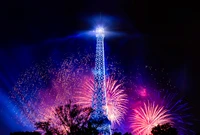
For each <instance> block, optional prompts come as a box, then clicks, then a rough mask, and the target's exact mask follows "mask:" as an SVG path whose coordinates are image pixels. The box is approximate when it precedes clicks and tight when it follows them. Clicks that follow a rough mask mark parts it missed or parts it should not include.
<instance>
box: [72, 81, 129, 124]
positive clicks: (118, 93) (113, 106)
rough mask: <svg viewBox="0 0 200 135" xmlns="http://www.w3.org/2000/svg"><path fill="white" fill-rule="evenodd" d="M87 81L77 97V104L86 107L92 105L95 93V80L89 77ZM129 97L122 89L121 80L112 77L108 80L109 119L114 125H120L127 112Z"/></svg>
mask: <svg viewBox="0 0 200 135" xmlns="http://www.w3.org/2000/svg"><path fill="white" fill-rule="evenodd" d="M85 80H86V81H85V82H84V83H83V85H82V86H81V87H80V88H79V90H78V91H77V95H76V96H75V99H76V102H77V104H80V105H82V106H84V107H88V106H91V105H92V96H93V91H94V79H92V77H87V79H85ZM127 98H128V96H127V94H126V93H125V91H124V89H123V88H122V83H120V81H119V80H114V79H113V78H112V77H111V78H109V77H107V79H106V100H107V109H108V119H109V120H110V121H111V123H112V124H113V125H115V124H120V122H121V120H123V118H124V115H125V114H126V112H127V102H128V99H127Z"/></svg>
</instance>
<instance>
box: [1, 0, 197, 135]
mask: <svg viewBox="0 0 200 135" xmlns="http://www.w3.org/2000/svg"><path fill="white" fill-rule="evenodd" d="M124 1H125V0H109V1H108V0H107V1H104V0H101V1H95V0H93V1H91V0H85V1H76V0H74V1H70V2H69V1H67V0H59V1H46V0H43V1H37V0H29V1H8V2H6V1H4V2H2V1H1V2H0V131H1V134H2V135H4V134H5V135H6V134H8V133H9V132H11V131H12V132H13V131H18V130H21V129H22V128H21V127H20V125H17V123H16V122H14V121H11V119H10V116H11V115H12V112H10V111H9V110H8V109H6V105H7V103H8V102H9V100H8V93H9V91H10V90H11V89H12V87H13V86H14V84H15V83H16V80H17V78H18V77H19V76H20V74H21V73H23V72H24V71H25V70H26V69H27V68H29V67H30V66H31V65H32V63H34V62H40V61H42V60H46V59H48V58H49V57H54V58H56V59H58V60H61V59H63V56H64V55H65V54H68V53H72V54H73V53H76V51H77V48H79V50H84V49H87V47H88V46H89V45H93V44H94V43H95V38H94V37H92V36H87V35H86V34H85V35H84V34H82V35H83V36H80V35H81V34H80V33H87V31H92V30H93V29H94V28H95V27H96V26H97V25H98V22H100V21H101V23H102V24H103V25H104V27H105V28H106V30H108V31H111V32H113V33H115V34H113V35H110V37H109V36H108V37H106V41H105V42H106V45H107V50H106V51H107V53H108V55H109V56H115V57H116V59H117V60H119V61H120V62H121V67H122V68H123V69H124V71H125V73H124V74H125V75H127V76H128V75H129V73H131V72H134V71H133V70H135V67H136V66H138V65H139V66H141V67H145V65H148V66H149V65H150V66H152V67H153V68H156V69H162V68H164V69H165V72H166V73H168V74H169V78H170V79H171V80H172V84H173V85H174V86H176V87H177V89H178V90H179V92H180V95H181V96H184V97H186V99H187V101H188V103H189V105H190V106H191V107H192V109H191V112H192V114H193V116H194V117H195V119H197V120H198V119H200V116H199V114H200V109H199V103H200V98H199V95H198V93H199V92H198V91H199V89H200V88H199V81H200V80H199V75H200V72H199V69H200V64H199V58H200V57H199V55H200V53H199V49H198V48H199V44H200V38H199V37H200V25H199V24H200V17H199V14H200V12H199V7H198V4H197V3H195V2H192V1H191V2H189V1H187V2H184V1H177V2H175V1H144V0H126V2H124ZM100 16H101V17H100ZM99 18H101V19H99ZM116 33H117V34H116ZM70 36H72V37H73V39H74V40H73V42H71V40H69V37H70ZM75 37H77V38H75ZM90 41H91V42H90ZM82 43H83V45H81V44H82ZM86 43H89V44H87V45H86ZM88 48H89V47H88ZM199 125H200V123H199V122H196V121H194V130H195V131H197V132H200V130H199V129H198V127H199ZM197 129H198V130H197Z"/></svg>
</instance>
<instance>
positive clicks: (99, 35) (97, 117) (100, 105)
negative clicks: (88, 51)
mask: <svg viewBox="0 0 200 135" xmlns="http://www.w3.org/2000/svg"><path fill="white" fill-rule="evenodd" d="M95 32H96V57H95V73H94V82H95V83H94V93H93V97H92V108H93V109H94V112H93V113H92V114H91V117H90V120H91V121H93V122H94V123H95V122H97V123H98V122H101V123H102V124H101V126H99V127H98V128H97V129H98V130H99V132H100V134H102V135H110V134H111V129H110V125H111V122H110V121H109V120H108V117H107V114H108V112H107V111H108V110H107V102H106V86H105V56H104V29H103V28H101V27H99V28H97V29H96V31H95Z"/></svg>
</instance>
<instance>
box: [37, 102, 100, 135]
mask: <svg viewBox="0 0 200 135" xmlns="http://www.w3.org/2000/svg"><path fill="white" fill-rule="evenodd" d="M92 111H93V109H92V108H90V107H87V108H82V107H81V106H79V105H76V104H72V102H71V101H70V102H69V104H66V105H63V106H59V107H56V108H55V112H54V114H55V116H56V118H57V121H58V123H59V126H54V124H52V121H51V120H48V121H45V122H36V123H35V126H36V129H40V130H42V131H44V132H45V134H46V135H54V134H56V135H63V134H67V135H77V134H78V135H85V134H87V135H98V130H97V127H94V126H92V123H91V122H89V118H90V114H91V113H92ZM99 125H100V124H99Z"/></svg>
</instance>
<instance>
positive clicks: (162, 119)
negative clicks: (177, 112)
mask: <svg viewBox="0 0 200 135" xmlns="http://www.w3.org/2000/svg"><path fill="white" fill-rule="evenodd" d="M130 122H131V129H132V131H133V132H134V133H135V134H136V135H149V134H151V130H152V128H153V127H155V126H157V125H158V124H160V125H162V124H165V123H172V118H171V115H170V113H169V111H168V110H166V109H164V106H160V105H158V104H155V102H149V101H148V102H144V103H143V104H142V105H141V106H139V107H136V108H135V109H133V114H132V116H131V117H130Z"/></svg>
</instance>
